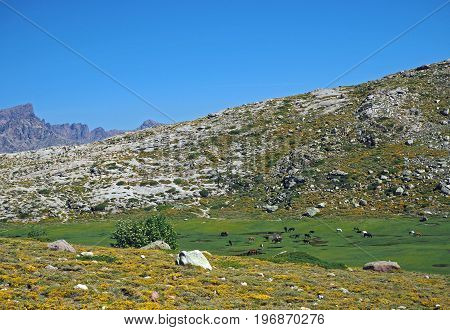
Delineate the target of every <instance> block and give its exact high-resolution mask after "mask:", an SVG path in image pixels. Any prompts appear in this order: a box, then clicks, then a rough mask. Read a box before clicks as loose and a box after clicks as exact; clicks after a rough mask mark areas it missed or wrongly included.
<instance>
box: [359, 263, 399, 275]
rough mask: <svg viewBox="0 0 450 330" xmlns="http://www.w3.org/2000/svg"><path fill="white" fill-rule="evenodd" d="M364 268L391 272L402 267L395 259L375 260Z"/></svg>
mask: <svg viewBox="0 0 450 330" xmlns="http://www.w3.org/2000/svg"><path fill="white" fill-rule="evenodd" d="M363 269H364V270H373V271H376V272H383V273H385V272H391V271H395V270H399V269H400V265H399V264H398V263H396V262H395V261H373V262H368V263H367V264H365V265H364V267H363Z"/></svg>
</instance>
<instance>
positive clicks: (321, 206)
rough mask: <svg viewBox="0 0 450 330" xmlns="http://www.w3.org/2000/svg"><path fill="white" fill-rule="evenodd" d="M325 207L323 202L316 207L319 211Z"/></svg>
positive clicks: (325, 204)
mask: <svg viewBox="0 0 450 330" xmlns="http://www.w3.org/2000/svg"><path fill="white" fill-rule="evenodd" d="M325 206H327V203H325V202H322V203H319V204H317V207H318V208H319V209H323V208H325Z"/></svg>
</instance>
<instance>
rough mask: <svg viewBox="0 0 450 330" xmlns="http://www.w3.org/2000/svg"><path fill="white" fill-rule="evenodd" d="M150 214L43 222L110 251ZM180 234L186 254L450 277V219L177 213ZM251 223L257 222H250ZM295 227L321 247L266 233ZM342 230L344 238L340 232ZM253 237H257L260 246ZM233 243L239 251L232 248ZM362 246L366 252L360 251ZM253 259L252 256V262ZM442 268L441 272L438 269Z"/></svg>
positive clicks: (14, 232)
mask: <svg viewBox="0 0 450 330" xmlns="http://www.w3.org/2000/svg"><path fill="white" fill-rule="evenodd" d="M147 215H148V212H133V213H129V214H127V215H115V216H109V217H108V218H107V219H108V220H106V221H89V222H80V221H74V222H68V223H63V224H62V223H48V224H44V223H40V224H38V225H35V226H38V227H39V228H45V230H46V232H47V234H48V236H47V239H48V240H56V239H61V238H64V239H66V240H67V241H69V242H71V243H74V244H81V245H100V246H109V244H110V243H111V240H110V238H109V237H110V235H111V233H112V232H113V230H114V225H115V221H116V220H117V219H121V218H124V217H126V218H135V219H139V218H144V217H145V216H147ZM172 218H173V219H174V220H173V223H174V226H175V229H176V231H177V232H178V234H179V245H180V249H184V250H192V249H200V250H207V251H210V252H211V253H214V254H218V255H238V254H241V253H244V252H246V251H248V250H249V249H255V248H258V247H259V245H260V244H261V243H263V244H264V254H263V255H259V256H258V257H259V258H261V259H270V258H272V257H273V256H274V255H275V254H277V253H279V252H281V251H288V252H306V253H308V254H310V255H312V256H314V257H318V258H320V259H322V260H325V261H328V262H341V263H345V264H346V265H348V266H352V267H361V266H362V265H363V264H365V263H366V262H368V261H373V260H395V261H397V262H399V264H400V265H401V266H402V267H403V268H404V269H405V270H409V271H419V272H429V273H441V274H449V273H450V272H449V262H448V240H447V235H448V232H449V230H450V229H449V223H448V220H447V219H443V218H432V219H430V220H429V221H428V222H427V223H425V224H424V223H420V222H419V221H418V220H417V218H402V217H397V218H394V217H386V218H372V219H368V218H365V217H353V218H348V217H325V218H323V217H321V218H315V219H305V218H304V219H302V220H300V221H299V220H294V219H290V220H283V221H281V220H277V219H278V218H277V216H274V217H273V218H272V219H270V218H266V219H259V218H253V217H251V216H248V215H247V216H245V215H242V214H241V217H240V218H234V219H224V218H219V219H205V218H198V217H190V218H189V220H187V221H183V218H180V217H179V216H177V215H175V214H173V217H172ZM250 219H251V220H250ZM33 226H34V225H30V224H27V225H22V224H11V223H9V224H0V237H26V236H27V233H28V232H29V231H30V230H31V228H33ZM284 226H287V227H295V228H296V231H295V233H301V234H304V233H306V232H309V231H310V230H314V231H315V233H314V235H315V236H316V237H317V239H316V241H315V244H313V245H305V244H304V243H303V242H302V240H299V239H293V238H289V237H288V235H285V239H284V241H283V242H282V243H281V244H271V243H268V242H266V241H265V240H264V238H263V234H264V233H266V232H269V231H283V227H284ZM355 226H357V227H360V228H361V229H363V230H367V231H369V232H371V233H373V234H374V238H372V239H367V238H366V239H364V238H362V237H361V235H360V234H357V233H355V232H353V231H352V229H353V227H355ZM336 228H342V229H343V233H342V234H338V233H336V232H335V229H336ZM410 230H415V231H420V232H422V233H423V237H412V236H410V235H409V234H408V232H409V231H410ZM221 231H228V232H229V233H230V236H229V237H226V238H221V237H219V233H220V232H221ZM248 237H255V242H254V243H249V242H248ZM228 240H232V242H233V246H231V247H230V246H228V244H227V243H228ZM357 246H360V247H361V248H358V247H357ZM246 258H248V257H246ZM433 265H441V267H437V266H433Z"/></svg>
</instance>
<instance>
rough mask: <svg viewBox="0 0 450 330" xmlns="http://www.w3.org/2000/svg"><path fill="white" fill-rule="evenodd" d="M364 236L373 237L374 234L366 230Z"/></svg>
mask: <svg viewBox="0 0 450 330" xmlns="http://www.w3.org/2000/svg"><path fill="white" fill-rule="evenodd" d="M363 237H369V238H372V237H373V235H372V234H371V233H368V232H365V233H364V234H363Z"/></svg>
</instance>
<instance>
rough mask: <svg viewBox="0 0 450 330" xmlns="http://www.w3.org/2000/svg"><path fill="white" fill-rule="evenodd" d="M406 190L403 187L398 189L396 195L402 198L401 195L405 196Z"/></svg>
mask: <svg viewBox="0 0 450 330" xmlns="http://www.w3.org/2000/svg"><path fill="white" fill-rule="evenodd" d="M404 191H405V190H404V189H403V188H402V187H398V188H397V189H396V190H395V194H396V195H397V196H401V195H403V192H404Z"/></svg>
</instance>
